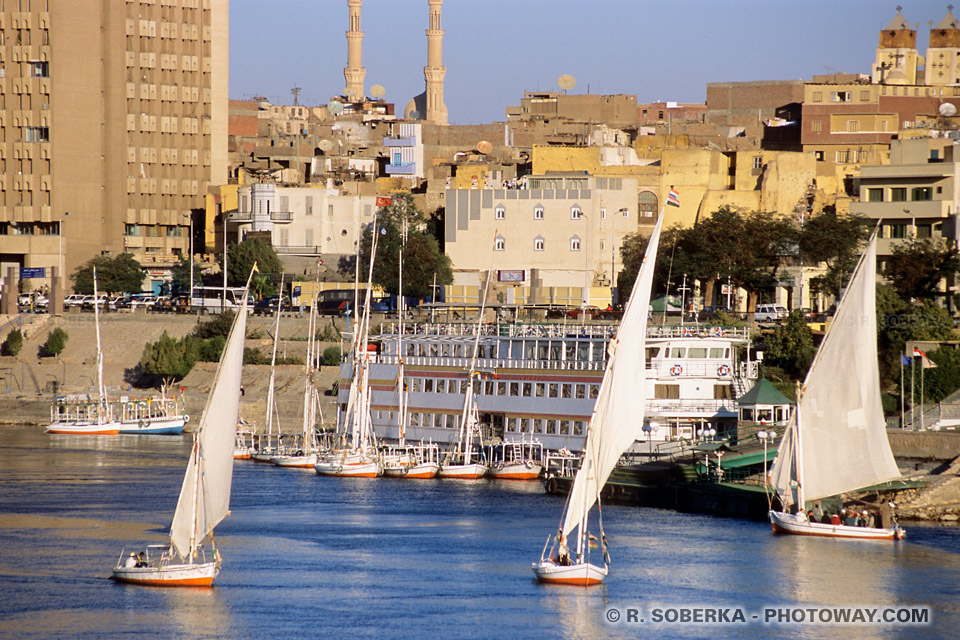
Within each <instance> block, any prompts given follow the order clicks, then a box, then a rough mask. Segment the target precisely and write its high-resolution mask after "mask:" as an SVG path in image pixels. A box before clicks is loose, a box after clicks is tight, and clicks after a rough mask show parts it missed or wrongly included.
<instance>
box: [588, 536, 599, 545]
mask: <svg viewBox="0 0 960 640" xmlns="http://www.w3.org/2000/svg"><path fill="white" fill-rule="evenodd" d="M588 537H589V539H590V548H591V549H598V548H599V547H600V545H599V544H597V536H595V535H593V534H592V533H591V534H589V535H588Z"/></svg>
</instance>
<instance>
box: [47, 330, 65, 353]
mask: <svg viewBox="0 0 960 640" xmlns="http://www.w3.org/2000/svg"><path fill="white" fill-rule="evenodd" d="M67 338H69V336H68V335H67V332H66V331H64V330H63V329H61V328H60V327H57V328H56V329H54V330H53V331H51V332H50V333H48V334H47V341H46V342H45V343H44V345H43V350H44V352H45V353H46V354H47V355H50V356H59V355H60V354H61V353H63V350H64V349H65V348H66V347H67Z"/></svg>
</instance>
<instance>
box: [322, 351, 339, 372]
mask: <svg viewBox="0 0 960 640" xmlns="http://www.w3.org/2000/svg"><path fill="white" fill-rule="evenodd" d="M323 364H325V365H327V366H328V367H332V366H335V365H338V364H340V347H327V348H326V349H324V350H323Z"/></svg>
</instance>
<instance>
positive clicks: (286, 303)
mask: <svg viewBox="0 0 960 640" xmlns="http://www.w3.org/2000/svg"><path fill="white" fill-rule="evenodd" d="M278 304H282V305H283V310H284V311H289V310H290V309H291V305H290V297H289V296H283V302H282V303H281V302H280V296H279V295H274V296H268V297H266V298H262V299H261V300H257V302H256V304H254V305H253V312H254V313H256V314H263V313H268V312H269V313H274V312H276V310H277V305H278Z"/></svg>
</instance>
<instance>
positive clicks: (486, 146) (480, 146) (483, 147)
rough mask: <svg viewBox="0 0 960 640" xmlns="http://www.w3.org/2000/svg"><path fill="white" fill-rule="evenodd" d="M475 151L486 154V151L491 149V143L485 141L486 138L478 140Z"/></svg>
mask: <svg viewBox="0 0 960 640" xmlns="http://www.w3.org/2000/svg"><path fill="white" fill-rule="evenodd" d="M477 151H479V152H480V153H482V154H483V155H487V154H488V153H490V152H491V151H493V145H492V144H490V143H489V142H487V141H486V140H481V141H480V142H478V143H477Z"/></svg>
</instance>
